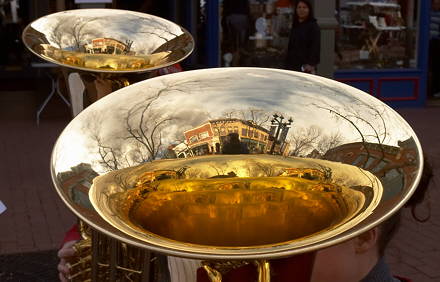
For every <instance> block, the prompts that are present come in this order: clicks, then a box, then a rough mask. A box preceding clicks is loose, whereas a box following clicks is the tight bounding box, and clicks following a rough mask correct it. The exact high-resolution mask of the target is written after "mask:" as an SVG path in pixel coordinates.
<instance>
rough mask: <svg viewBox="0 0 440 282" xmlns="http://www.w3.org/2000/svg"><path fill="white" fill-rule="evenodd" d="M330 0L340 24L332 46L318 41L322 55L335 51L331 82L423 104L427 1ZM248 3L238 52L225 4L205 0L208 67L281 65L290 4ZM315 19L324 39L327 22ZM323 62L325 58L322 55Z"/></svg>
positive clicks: (276, 0)
mask: <svg viewBox="0 0 440 282" xmlns="http://www.w3.org/2000/svg"><path fill="white" fill-rule="evenodd" d="M334 1H335V7H336V12H337V13H336V17H337V20H338V22H339V26H338V28H337V30H336V38H335V39H336V40H335V41H336V44H334V43H333V42H329V40H325V38H324V37H322V40H321V50H322V51H321V54H322V52H323V50H329V49H333V48H334V47H336V48H335V49H336V50H335V51H336V52H335V53H336V55H335V61H334V63H333V64H332V65H333V67H334V78H335V79H336V80H338V81H341V82H344V83H346V84H349V85H351V86H354V87H356V88H359V89H361V90H363V91H365V92H367V93H369V94H371V95H373V96H375V97H377V98H379V99H381V100H383V101H385V102H386V103H388V104H390V105H392V106H422V105H424V103H425V99H426V79H427V55H428V27H429V6H430V4H429V2H430V1H421V0H334ZM248 2H249V29H248V33H247V37H246V38H247V41H246V42H245V44H244V47H243V48H242V49H240V50H238V51H237V50H236V48H234V47H233V46H232V47H231V42H233V41H231V40H230V37H228V34H227V33H228V32H229V31H228V30H226V29H225V21H224V15H223V11H222V7H223V3H224V0H223V1H221V0H219V1H212V2H211V1H208V2H207V6H206V9H207V23H208V25H210V26H209V30H208V31H207V33H206V34H207V38H208V39H209V43H208V44H209V46H208V48H207V55H208V57H209V58H211V59H210V61H209V62H208V63H207V65H208V66H210V67H215V66H227V65H230V66H261V67H275V68H281V67H282V66H283V60H284V58H285V50H286V48H287V36H288V32H289V30H290V23H291V13H292V8H291V6H289V3H290V2H291V1H282V0H261V1H256V0H249V1H248ZM313 2H314V4H315V5H314V6H315V15H320V13H322V11H320V5H317V3H319V2H318V1H317V0H315V1H313ZM317 19H318V23H319V24H320V25H321V35H323V32H322V31H323V30H324V28H326V27H324V26H325V25H328V23H327V21H328V20H329V18H320V17H319V16H318V17H317ZM218 23H220V24H218ZM327 45H328V46H327ZM334 45H335V46H334ZM323 60H325V57H321V61H323ZM318 68H319V66H318ZM330 73H331V72H330Z"/></svg>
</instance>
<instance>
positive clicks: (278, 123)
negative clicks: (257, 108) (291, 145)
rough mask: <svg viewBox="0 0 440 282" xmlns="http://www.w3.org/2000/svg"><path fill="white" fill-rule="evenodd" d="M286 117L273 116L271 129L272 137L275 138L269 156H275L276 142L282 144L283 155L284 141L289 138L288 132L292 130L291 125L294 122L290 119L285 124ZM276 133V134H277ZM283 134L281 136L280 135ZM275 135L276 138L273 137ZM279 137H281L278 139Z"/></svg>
mask: <svg viewBox="0 0 440 282" xmlns="http://www.w3.org/2000/svg"><path fill="white" fill-rule="evenodd" d="M283 119H284V117H283V116H279V115H277V114H274V115H273V119H272V120H271V121H270V122H271V124H272V125H271V127H270V135H272V136H273V142H272V146H271V148H270V152H269V154H271V155H272V154H273V151H274V150H275V144H276V142H279V143H280V153H281V144H282V143H283V142H284V140H286V137H287V132H288V131H289V129H290V125H291V124H292V122H293V119H292V118H289V119H288V120H287V121H286V122H283ZM275 131H276V133H275ZM280 132H281V136H279V135H280ZM274 133H275V136H274V135H273V134H274ZM278 137H280V138H279V139H278Z"/></svg>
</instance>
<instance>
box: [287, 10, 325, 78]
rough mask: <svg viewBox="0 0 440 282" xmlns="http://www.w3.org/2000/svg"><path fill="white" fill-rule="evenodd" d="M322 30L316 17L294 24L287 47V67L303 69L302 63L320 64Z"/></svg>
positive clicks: (297, 69) (296, 69)
mask: <svg viewBox="0 0 440 282" xmlns="http://www.w3.org/2000/svg"><path fill="white" fill-rule="evenodd" d="M320 51H321V31H320V29H319V26H318V23H317V22H316V19H310V20H308V21H305V22H302V23H298V24H296V25H293V26H292V29H291V30H290V35H289V45H288V48H287V57H286V69H289V70H295V71H301V66H302V65H306V64H307V65H312V66H316V65H317V64H319V59H320V58H319V57H320V56H319V55H320Z"/></svg>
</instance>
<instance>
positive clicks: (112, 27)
mask: <svg viewBox="0 0 440 282" xmlns="http://www.w3.org/2000/svg"><path fill="white" fill-rule="evenodd" d="M91 19H95V20H93V21H91V22H90V24H87V25H86V26H85V28H84V29H83V32H84V33H90V35H89V36H87V35H86V36H85V39H86V41H87V43H90V42H91V40H92V39H94V38H97V37H107V38H113V39H116V40H119V41H121V42H125V41H126V40H131V41H133V45H132V49H133V50H135V51H142V52H141V54H150V53H151V52H153V51H154V50H155V49H156V48H158V47H159V46H161V45H162V44H164V43H165V42H166V40H171V39H173V38H175V37H176V36H179V35H181V34H183V31H182V29H181V28H180V27H179V26H178V25H176V24H174V23H172V22H169V21H167V20H164V19H162V18H159V17H155V16H152V15H147V14H143V13H137V12H131V11H130V12H129V11H123V10H112V9H82V10H74V11H66V12H60V13H56V14H51V15H48V16H46V17H42V18H40V19H38V20H36V21H35V22H33V23H32V25H31V26H32V28H34V29H35V30H37V31H39V32H41V33H44V34H45V35H46V38H47V39H48V40H49V42H50V43H51V45H54V46H57V44H56V43H55V42H53V41H52V39H51V36H50V33H51V32H53V30H54V28H55V27H56V25H58V24H60V23H61V24H64V26H65V27H64V26H63V28H65V29H68V28H71V26H72V25H73V24H74V23H75V22H76V21H77V20H80V21H81V23H83V22H86V21H87V20H91ZM153 33H154V34H156V35H153V36H151V34H153ZM63 34H64V35H63V36H64V40H63V43H64V44H67V43H70V44H72V41H71V40H70V39H68V37H69V36H68V35H67V32H63ZM62 47H63V49H66V50H69V49H72V48H71V46H62ZM69 47H70V48H69ZM138 54H140V53H138Z"/></svg>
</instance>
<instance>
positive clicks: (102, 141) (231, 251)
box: [51, 68, 423, 281]
mask: <svg viewBox="0 0 440 282" xmlns="http://www.w3.org/2000/svg"><path fill="white" fill-rule="evenodd" d="M310 140H311V141H310ZM304 144H305V145H304ZM422 163H423V157H422V151H421V147H420V143H419V141H418V139H417V136H416V135H415V133H414V131H413V130H412V129H411V127H410V126H409V125H408V124H407V123H406V122H405V121H404V120H403V119H402V118H401V117H400V116H399V115H398V114H397V113H396V112H394V111H393V110H392V109H390V108H389V107H388V106H386V105H385V104H383V103H382V102H380V101H378V100H377V99H375V98H374V97H371V96H370V95H368V94H365V93H363V92H361V91H359V90H357V89H355V88H352V87H350V86H347V85H344V84H342V83H339V82H336V81H333V80H329V79H325V78H322V77H318V76H314V75H308V74H304V73H297V72H291V71H283V70H274V69H262V68H217V69H207V70H196V71H188V72H182V73H178V74H174V75H170V76H162V77H158V78H155V79H150V80H146V81H142V82H139V83H137V84H134V85H131V86H128V87H125V88H123V89H120V90H118V91H116V92H114V93H112V94H110V95H109V96H107V97H106V98H105V99H102V100H99V101H98V102H96V103H94V104H92V105H91V106H90V107H88V108H87V109H86V110H84V111H83V112H82V113H81V115H79V116H77V117H76V118H75V119H74V120H73V121H72V122H71V123H70V124H69V125H68V126H67V127H66V129H65V130H64V131H63V133H62V134H61V136H60V138H59V139H58V140H57V143H56V145H55V147H54V150H53V155H52V162H51V169H52V176H53V179H54V183H55V186H56V189H57V191H58V193H59V194H60V196H61V197H62V198H63V200H64V201H65V202H66V204H67V205H68V206H69V207H70V208H71V209H72V210H73V211H74V212H75V213H76V214H77V215H78V216H79V217H81V218H82V219H83V220H84V221H86V222H87V223H88V224H90V225H91V226H92V228H95V229H97V230H99V231H100V232H103V233H105V234H106V235H108V236H110V237H113V238H116V239H118V240H121V241H123V242H125V243H127V244H130V245H133V246H136V247H140V248H144V249H147V250H151V251H155V252H160V253H164V254H166V255H168V256H176V257H182V258H193V259H198V260H203V261H209V262H212V261H225V260H226V261H234V262H236V261H245V262H248V263H252V262H255V261H259V262H260V264H259V269H260V270H261V271H260V274H261V275H260V277H261V279H262V280H266V281H267V279H266V278H268V277H269V276H270V269H269V268H268V267H266V266H267V265H266V263H265V261H270V260H273V259H277V258H283V257H289V256H294V255H297V254H303V253H307V252H312V251H315V250H318V249H321V248H325V247H328V246H331V245H334V244H337V243H340V242H343V241H345V240H348V239H350V238H353V237H355V236H357V235H359V234H361V233H362V232H365V231H366V230H368V229H370V228H372V227H374V226H376V225H378V224H380V223H381V222H383V221H384V220H386V219H387V218H389V217H390V216H391V215H392V214H393V213H394V212H396V211H397V210H398V209H399V208H400V207H402V206H403V204H404V203H405V202H406V201H407V200H408V198H409V197H410V196H411V194H412V193H413V192H414V190H415V189H416V187H417V184H418V181H419V179H420V175H421V171H422ZM97 174H98V175H99V176H98V177H96V178H94V176H95V175H97ZM78 179H81V181H82V182H78V183H79V184H78V185H77V186H73V187H72V185H71V183H72V181H74V180H78ZM75 183H76V182H75ZM84 183H86V184H84ZM83 184H84V185H83ZM84 187H86V188H84ZM89 187H90V189H89ZM87 194H88V195H87ZM87 196H88V197H87ZM88 200H90V202H91V203H90V202H89V201H88ZM206 226H208V228H206ZM296 227H297V228H296ZM274 230H276V231H278V232H274ZM271 231H272V232H271ZM239 235H240V236H239ZM212 265H214V266H215V265H218V264H208V265H207V266H208V267H211V266H212ZM214 270H216V269H214ZM220 274H222V273H220ZM212 277H213V279H217V278H216V277H218V275H217V274H216V272H215V271H212ZM263 277H266V278H263Z"/></svg>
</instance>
